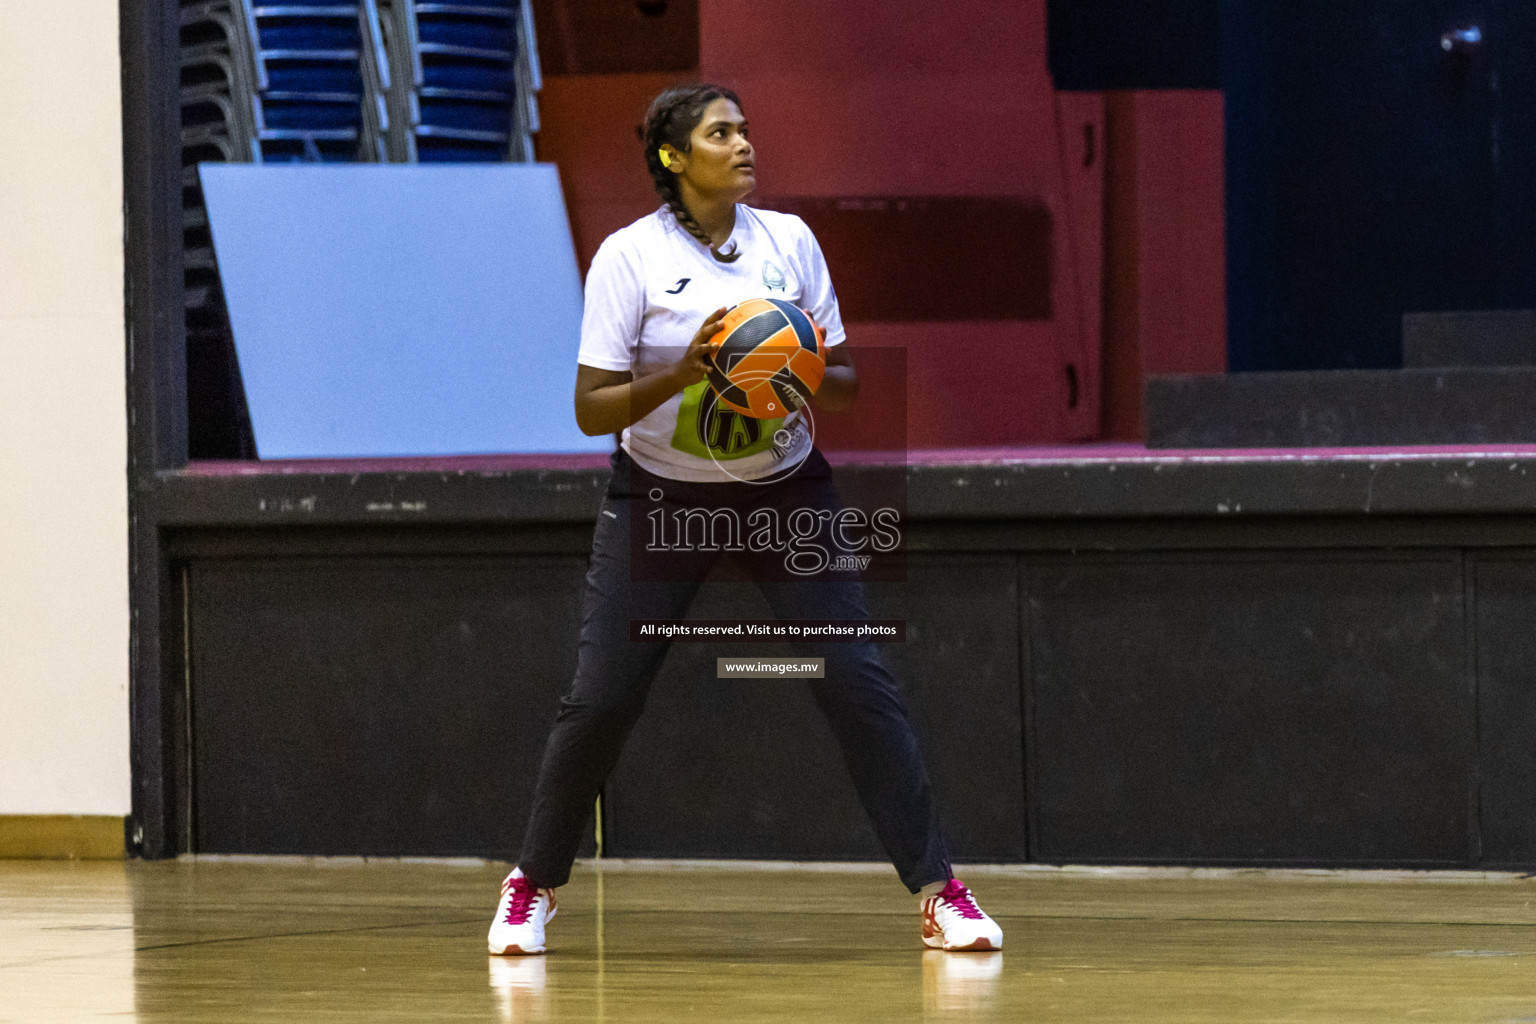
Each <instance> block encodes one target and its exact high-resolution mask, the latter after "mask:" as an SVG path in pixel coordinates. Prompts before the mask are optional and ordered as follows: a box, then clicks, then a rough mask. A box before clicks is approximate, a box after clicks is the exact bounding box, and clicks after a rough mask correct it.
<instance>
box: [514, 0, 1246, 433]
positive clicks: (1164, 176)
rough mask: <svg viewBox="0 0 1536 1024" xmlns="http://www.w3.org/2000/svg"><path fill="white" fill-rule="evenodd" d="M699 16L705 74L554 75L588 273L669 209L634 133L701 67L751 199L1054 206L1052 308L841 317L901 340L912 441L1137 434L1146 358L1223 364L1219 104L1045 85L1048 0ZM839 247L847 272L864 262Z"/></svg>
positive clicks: (720, 0)
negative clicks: (720, 102) (724, 95)
mask: <svg viewBox="0 0 1536 1024" xmlns="http://www.w3.org/2000/svg"><path fill="white" fill-rule="evenodd" d="M699 19H700V26H699V39H700V62H701V65H702V67H701V70H700V72H699V74H692V73H686V72H684V73H678V72H660V73H637V74H604V75H564V76H556V75H551V76H548V77H546V79H545V89H544V92H543V93H542V94H541V96H540V107H541V113H542V121H543V127H542V130H541V132H540V134H539V137H538V146H539V156H540V159H542V160H548V161H553V162H555V163H557V164H558V165H559V167H560V170H561V180H562V183H563V185H564V188H565V192H566V200H567V203H568V204H569V207H570V212H571V221H572V228H573V231H574V233H575V236H576V243H577V250H578V255H579V256H580V258H581V261H582V264H583V267H585V265H586V264H587V262H588V261H589V260H590V259H591V256H592V253H593V252H594V251H595V250H596V248H597V246H598V244H599V243H600V242H601V241H602V240H603V238H605V237H606V236H607V235H608V234H609V233H610V232H612V231H614V230H616V229H617V228H619V227H622V226H623V225H624V224H627V223H629V222H630V221H632V220H634V219H635V218H637V217H640V216H643V215H645V214H646V213H648V212H650V211H651V210H653V209H655V207H656V205H657V203H658V202H659V200H658V199H657V198H656V196H655V193H654V192H653V191H652V190H651V186H650V181H649V178H648V177H647V175H646V173H645V169H644V165H643V161H642V157H641V153H640V148H639V142H638V140H637V139H636V137H635V131H634V129H635V126H636V125H637V124H638V123H639V121H640V119H641V117H642V116H643V114H644V111H645V107H646V104H647V103H648V102H649V100H650V99H651V97H652V96H654V95H655V94H656V93H657V92H659V91H660V90H661V89H663V88H665V87H667V86H668V85H672V84H675V83H677V82H681V81H688V80H692V79H695V78H699V77H702V78H704V79H705V80H708V81H719V82H722V83H724V84H727V85H730V86H732V87H734V88H736V89H737V90H738V91H739V92H740V93H741V95H742V101H743V104H744V105H745V107H746V114H747V116H748V118H749V119H750V120H751V122H752V128H753V133H754V141H755V142H756V144H757V147H758V179H759V185H760V187H759V191H758V192H757V193H756V195H755V196H754V197H753V198H751V199H749V200H748V201H749V202H752V201H758V202H763V203H764V205H771V199H772V197H774V196H780V197H801V198H802V199H813V198H815V197H826V198H869V197H923V196H968V197H984V198H989V199H990V198H1008V197H1013V198H1020V199H1025V200H1028V201H1029V202H1032V203H1036V204H1038V205H1039V206H1040V207H1041V208H1042V209H1044V210H1045V211H1046V212H1047V214H1048V217H1047V221H1046V223H1047V228H1046V230H1047V231H1048V234H1049V239H1048V251H1049V253H1050V260H1049V264H1050V266H1049V272H1048V273H1049V277H1050V281H1049V282H1048V284H1049V295H1050V310H1049V317H1050V318H1049V319H1020V320H1006V321H997V320H993V321H980V320H958V321H947V322H938V323H934V322H930V323H895V322H889V321H880V320H878V319H869V320H865V321H861V322H856V323H850V331H849V336H850V341H851V343H852V344H853V345H854V346H855V347H856V348H857V347H859V346H899V347H901V348H902V349H903V350H904V352H905V365H906V373H907V376H908V400H907V410H906V414H907V417H908V420H909V426H910V429H909V430H908V441H909V444H910V445H911V446H912V447H916V448H931V447H948V446H965V445H983V444H986V445H991V444H1031V443H1048V442H1059V441H1072V440H1091V439H1094V438H1096V437H1098V436H1101V435H1102V436H1110V437H1117V438H1134V437H1139V436H1141V425H1140V420H1141V386H1142V381H1143V379H1144V377H1145V375H1146V374H1147V373H1148V372H1167V371H1176V370H1198V371H1212V370H1217V371H1219V370H1221V369H1223V368H1224V367H1225V365H1226V355H1225V353H1226V343H1225V320H1226V316H1225V274H1224V259H1225V257H1224V246H1223V238H1224V217H1223V190H1222V175H1223V156H1222V110H1221V97H1220V95H1219V94H1217V93H1208V92H1155V93H1154V92H1147V93H1119V94H1109V95H1108V97H1105V96H1103V95H1100V94H1094V93H1057V92H1056V91H1055V90H1054V89H1053V88H1052V84H1051V81H1050V76H1049V74H1048V73H1047V70H1046V51H1045V5H1044V0H1018V2H1007V3H1004V2H990V0H955V2H952V3H950V4H947V5H939V4H932V3H917V2H914V0H890V2H879V3H876V2H872V0H791V2H789V3H781V4H778V5H773V6H765V5H757V4H744V3H740V2H739V0H701V2H700V6H699ZM971 244H974V245H977V246H987V245H988V244H989V240H988V238H987V235H986V232H985V231H982V232H980V233H978V235H977V237H976V238H975V239H974V240H973V242H972V243H971ZM839 260H840V262H841V263H842V264H843V265H844V269H843V270H842V274H843V275H844V276H845V277H848V278H849V279H850V284H852V283H853V282H852V278H854V277H855V276H856V274H857V272H858V269H859V268H854V269H849V268H848V267H847V263H848V259H847V257H846V256H843V257H839ZM871 262H872V263H873V262H875V261H871ZM887 262H888V261H887ZM839 273H840V271H839V266H837V265H834V266H833V267H832V275H833V281H834V282H836V281H837V280H838V277H839Z"/></svg>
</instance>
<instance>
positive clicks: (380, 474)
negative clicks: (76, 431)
mask: <svg viewBox="0 0 1536 1024" xmlns="http://www.w3.org/2000/svg"><path fill="white" fill-rule="evenodd" d="M827 458H828V461H829V462H831V463H832V464H833V466H834V467H836V468H837V469H838V470H839V473H838V477H839V480H840V481H847V482H848V483H851V484H854V485H856V484H857V481H858V480H859V479H860V478H861V477H864V476H868V475H878V476H886V475H888V474H890V473H891V472H893V471H896V470H900V469H903V468H904V469H905V471H906V487H907V499H908V502H909V504H908V509H907V510H908V513H909V515H911V516H912V517H913V518H916V519H923V518H929V517H932V518H944V519H959V520H965V519H997V518H1018V517H1022V518H1031V519H1035V518H1041V519H1052V518H1065V519H1083V518H1090V519H1091V518H1140V517H1167V516H1241V515H1247V516H1264V515H1378V516H1379V515H1417V514H1495V513H1512V514H1519V513H1521V512H1523V511H1527V510H1531V509H1536V445H1481V446H1476V445H1450V446H1424V447H1396V448H1270V449H1255V448H1236V449H1186V450H1177V449H1155V450H1154V449H1149V448H1147V447H1145V446H1143V445H1138V444H1084V445H1064V446H1050V447H1022V446H1021V447H996V448H950V449H934V450H926V451H906V452H831V453H828V455H827ZM607 476H608V461H607V456H602V455H484V456H461V457H444V458H430V459H313V460H311V459H295V460H275V461H257V462H249V461H202V462H193V463H191V464H190V465H189V466H187V468H186V469H184V470H179V471H172V472H164V473H161V474H159V476H158V480H157V486H156V489H157V492H158V494H157V496H158V498H159V501H160V503H161V504H160V509H161V522H162V523H163V524H165V525H169V526H214V525H224V524H229V525H235V524H240V525H257V524H260V523H299V522H311V523H324V522H419V523H430V522H465V521H518V520H535V521H544V522H550V521H581V520H584V519H590V518H591V517H592V516H593V515H594V514H595V512H596V505H597V501H598V499H599V498H600V496H601V493H602V487H603V485H604V483H605V482H606V480H607Z"/></svg>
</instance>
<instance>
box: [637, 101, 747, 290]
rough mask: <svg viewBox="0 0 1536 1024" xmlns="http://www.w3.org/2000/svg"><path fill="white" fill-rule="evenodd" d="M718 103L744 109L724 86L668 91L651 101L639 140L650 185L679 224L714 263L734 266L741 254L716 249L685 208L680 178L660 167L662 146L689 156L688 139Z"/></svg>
mask: <svg viewBox="0 0 1536 1024" xmlns="http://www.w3.org/2000/svg"><path fill="white" fill-rule="evenodd" d="M718 99H727V100H730V101H731V102H732V103H734V104H736V106H737V108H738V109H739V108H740V107H741V100H740V99H738V98H737V96H736V94H735V93H734V92H732V91H731V90H729V89H726V88H724V87H723V86H718V85H681V86H678V87H676V88H673V89H668V90H667V91H666V92H663V93H662V94H661V95H660V96H657V97H656V98H655V99H654V100H652V101H651V107H650V109H649V110H647V111H646V112H645V124H643V125H642V126H641V127H640V137H641V139H643V140H644V142H645V166H646V169H647V170H649V171H650V172H651V182H652V183H653V184H654V185H655V186H656V192H657V193H658V194H659V195H660V196H661V198H662V199H663V200H664V201H665V202H666V204H667V206H668V208H669V209H671V211H672V215H673V216H674V217H676V218H677V222H678V223H679V224H681V225H682V226H683V229H684V230H685V231H687V232H688V233H689V234H690V235H692V236H693V237H694V238H697V239H698V240H699V241H701V242H703V243H704V244H705V245H707V246H708V247H709V252H710V255H712V256H713V257H714V258H715V259H717V260H719V261H720V262H721V263H734V262H736V260H737V259H738V258H739V257H740V256H741V253H739V252H734V251H732V252H728V253H723V252H721V251H720V250H719V249H717V248H715V244H714V242H712V241H711V240H710V237H709V234H708V233H707V232H705V230H704V228H703V227H701V226H700V225H699V222H698V221H697V220H695V219H694V217H693V214H691V213H689V212H688V207H687V206H685V205H684V204H683V191H682V188H681V187H680V186H679V185H678V182H677V175H675V174H673V173H672V172H671V171H669V170H667V169H666V168H665V167H664V166H662V163H661V147H662V145H663V144H666V145H670V146H671V147H672V148H673V149H676V150H677V151H678V152H680V153H686V152H688V150H689V148H690V143H689V137H690V136H691V135H692V134H693V130H694V129H695V128H697V127H698V126H699V121H700V120H702V119H703V117H704V110H705V108H707V107H708V106H709V105H710V104H711V103H713V102H714V101H715V100H718Z"/></svg>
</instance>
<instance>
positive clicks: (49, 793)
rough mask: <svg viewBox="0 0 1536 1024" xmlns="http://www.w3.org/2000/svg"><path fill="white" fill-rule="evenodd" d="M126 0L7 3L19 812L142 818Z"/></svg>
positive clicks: (1, 584)
mask: <svg viewBox="0 0 1536 1024" xmlns="http://www.w3.org/2000/svg"><path fill="white" fill-rule="evenodd" d="M118 75H119V58H118V37H117V0H0V814H118V815H120V814H126V813H127V812H128V809H129V767H128V494H127V475H126V474H127V469H126V466H127V454H126V453H127V423H126V415H127V414H126V411H125V409H126V399H125V357H124V349H125V346H124V325H123V216H122V203H123V183H122V113H121V99H120V93H119V82H118Z"/></svg>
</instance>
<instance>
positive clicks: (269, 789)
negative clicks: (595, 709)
mask: <svg viewBox="0 0 1536 1024" xmlns="http://www.w3.org/2000/svg"><path fill="white" fill-rule="evenodd" d="M834 461H835V462H839V461H842V462H844V464H842V465H840V466H839V468H838V470H837V472H838V479H839V486H840V487H841V488H842V490H843V492H844V494H845V496H849V497H853V498H855V499H856V496H857V495H858V494H859V493H861V491H862V489H864V488H871V487H879V486H887V485H889V484H890V483H891V482H892V480H893V479H895V480H898V481H899V479H900V477H901V476H902V475H905V481H906V503H907V509H906V516H905V521H904V531H905V539H906V550H907V552H908V566H907V581H906V582H905V583H896V582H888V583H872V584H870V585H869V594H870V602H871V611H872V614H874V615H875V616H876V617H877V618H891V619H904V620H906V622H907V623H908V627H907V638H906V642H904V643H900V644H895V643H893V644H887V645H884V646H883V647H882V651H883V652H884V654H885V655H886V657H887V663H888V664H889V665H890V667H891V668H892V670H893V671H894V673H895V674H896V676H897V678H898V679H899V680H900V681H901V682H902V684H903V686H904V688H905V690H906V692H907V694H908V698H909V703H910V705H911V707H912V711H913V715H914V718H915V721H916V726H917V728H918V731H919V734H920V736H921V739H922V741H923V742H924V744H925V746H926V750H927V753H928V758H929V766H930V772H931V774H932V775H933V778H934V783H935V785H936V787H937V790H938V792H939V794H940V796H941V800H942V813H943V817H944V820H945V823H946V827H947V829H948V831H949V833H950V839H951V844H952V849H953V852H954V854H955V857H956V859H957V860H959V861H987V862H1024V861H1034V862H1044V863H1054V864H1060V863H1138V864H1228V865H1240V864H1262V865H1330V866H1399V867H1516V866H1518V867H1528V866H1530V865H1532V864H1533V863H1536V639H1533V631H1532V623H1533V622H1536V446H1509V447H1497V448H1494V447H1484V448H1480V449H1463V448H1415V449H1406V450H1398V451H1389V450H1377V449H1371V450H1334V449H1329V450H1320V449H1306V450H1285V451H1263V450H1242V451H1149V450H1147V449H1144V448H1139V447H1133V446H1087V447H1079V448H1066V449H1012V450H967V451H950V452H921V453H913V454H912V455H911V456H910V459H909V464H908V465H905V466H902V465H876V464H868V463H858V462H854V463H851V464H849V463H846V460H834ZM606 479H607V469H606V460H604V459H602V458H591V457H588V458H571V459H558V458H555V459H530V458H526V457H523V458H519V457H505V458H490V457H486V458H466V459H443V460H426V461H423V460H412V461H409V462H399V463H395V462H388V463H375V462H368V461H363V462H339V463H302V462H301V463H282V464H269V463H194V464H192V465H191V466H190V467H188V468H187V469H186V470H183V471H176V472H166V473H161V474H159V475H157V476H156V477H155V483H154V487H153V493H152V494H141V495H140V497H139V500H140V503H141V504H140V508H151V509H152V511H153V515H154V517H155V520H156V521H157V522H158V523H159V530H160V534H159V537H160V543H159V557H160V558H161V560H162V570H163V571H162V572H161V574H160V579H161V585H160V588H159V589H160V601H159V604H158V607H159V622H158V629H157V630H151V631H149V633H147V634H146V633H143V632H141V634H140V635H141V636H145V635H147V636H149V637H151V638H152V639H153V640H154V642H155V644H156V647H155V650H156V651H157V652H158V658H157V659H155V658H145V657H142V656H141V657H140V658H139V659H138V661H137V662H136V664H137V665H138V666H139V667H140V672H139V675H138V676H137V677H136V679H135V700H136V702H137V705H138V710H137V711H136V721H138V722H140V723H143V722H144V721H146V720H153V721H154V722H157V723H158V724H159V727H160V729H161V733H160V735H158V736H156V735H153V734H152V730H149V729H146V728H143V727H142V726H141V727H140V728H139V729H138V731H137V732H136V736H135V753H136V779H137V780H138V784H139V786H140V787H141V790H140V799H139V801H138V803H137V805H136V806H137V807H138V808H139V810H138V812H137V813H138V814H139V818H138V820H137V826H138V827H139V828H140V829H141V830H143V831H142V832H141V833H140V846H139V852H141V853H143V854H145V855H148V856H162V855H169V854H174V853H177V852H181V851H197V852H252V853H314V854H378V855H418V854H419V855H428V854H430V855H480V856H491V857H499V858H511V857H515V855H516V852H517V845H518V841H519V839H520V835H521V829H522V826H523V822H524V817H525V814H526V811H527V801H528V798H529V793H530V790H531V787H532V784H533V773H534V770H535V767H536V765H537V763H538V759H539V756H540V754H541V751H542V745H543V741H544V738H545V736H546V734H547V732H548V729H549V727H550V724H551V722H552V721H553V718H554V715H555V712H556V710H557V702H558V699H559V696H560V694H561V693H562V692H563V691H564V689H565V687H566V686H567V685H568V683H569V681H570V677H571V674H572V670H573V666H574V663H575V644H576V635H577V625H578V614H579V611H578V609H579V601H580V596H581V587H582V582H583V575H584V572H585V563H586V556H587V552H588V550H589V546H590V542H591V528H592V521H593V517H594V514H595V509H596V505H597V501H598V498H599V495H600V494H601V493H602V489H603V487H604V485H605V482H606ZM692 615H693V616H695V617H699V618H734V617H752V618H766V617H768V612H767V606H766V604H765V603H764V602H763V600H762V598H761V597H760V596H759V595H758V593H757V591H756V589H755V588H754V587H753V586H751V585H750V584H742V583H729V582H718V583H710V584H707V585H706V587H705V589H704V591H703V592H702V593H701V595H700V598H699V600H698V602H697V603H696V604H695V606H694V608H693V609H692ZM740 653H743V651H742V645H739V644H738V645H735V646H731V645H726V644H721V645H718V646H717V645H713V644H679V645H674V647H673V648H672V649H671V651H670V652H669V654H668V656H667V661H666V663H665V665H664V667H663V670H662V673H661V676H660V677H659V678H658V680H657V683H656V685H655V688H654V689H653V691H652V694H651V699H650V703H649V705H648V707H647V710H646V713H645V715H644V717H643V718H642V719H641V721H640V724H639V725H638V726H637V727H636V729H635V732H634V733H633V735H632V736H631V738H630V741H629V744H628V746H627V748H626V750H625V753H624V756H623V758H622V759H621V761H620V763H619V766H618V768H617V769H616V771H615V773H614V774H613V776H612V778H611V780H610V784H609V786H608V788H607V790H606V792H605V793H604V796H603V800H602V816H601V825H602V843H603V853H604V855H607V856H616V857H710V858H722V857H723V858H735V857H741V858H767V859H777V858H782V859H794V860H809V859H818V860H819V859H830V860H859V859H881V858H882V857H883V854H882V852H881V850H880V849H879V847H878V845H877V844H876V842H875V840H874V838H873V835H872V833H871V831H870V829H869V826H868V824H867V822H866V820H865V817H864V814H863V812H862V810H861V809H860V807H859V805H858V803H857V801H856V799H855V796H854V792H853V789H852V786H851V784H850V783H849V782H848V780H847V776H846V772H845V770H844V768H843V765H842V762H841V758H840V756H839V754H838V751H837V748H836V745H835V744H834V743H833V741H832V737H831V734H830V733H829V731H828V730H827V728H826V726H825V725H824V724H823V723H822V721H821V720H820V718H819V716H818V714H817V712H816V710H815V707H814V705H813V704H812V702H811V700H810V697H809V694H808V693H807V692H806V691H805V689H804V688H803V687H801V686H797V685H795V684H785V683H776V682H769V681H762V680H749V681H748V680H744V681H723V680H718V679H716V678H715V671H714V658H715V657H716V656H717V655H725V654H740ZM747 653H759V654H787V653H789V651H788V649H787V648H782V649H781V648H777V647H774V646H772V645H753V647H752V649H751V650H750V651H749V652H747ZM156 663H157V665H158V676H157V677H154V676H146V674H145V673H144V671H143V666H145V665H149V664H156ZM145 702H150V703H149V704H146V703H145ZM146 792H147V793H149V794H151V796H152V797H154V798H153V799H151V798H146V797H145V796H144V794H145V793H146ZM157 803H158V806H157ZM595 838H596V837H593V839H592V840H589V842H588V846H587V849H586V850H584V851H583V852H584V853H589V852H591V850H592V849H593V846H594V841H595Z"/></svg>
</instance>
